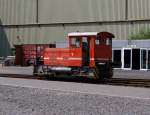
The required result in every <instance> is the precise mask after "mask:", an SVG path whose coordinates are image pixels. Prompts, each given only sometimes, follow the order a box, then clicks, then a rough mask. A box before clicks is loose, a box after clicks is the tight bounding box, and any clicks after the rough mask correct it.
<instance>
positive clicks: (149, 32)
mask: <svg viewBox="0 0 150 115" xmlns="http://www.w3.org/2000/svg"><path fill="white" fill-rule="evenodd" d="M130 38H131V40H143V39H150V28H148V29H141V30H140V31H139V32H138V33H135V34H133V33H132V34H131V37H130Z"/></svg>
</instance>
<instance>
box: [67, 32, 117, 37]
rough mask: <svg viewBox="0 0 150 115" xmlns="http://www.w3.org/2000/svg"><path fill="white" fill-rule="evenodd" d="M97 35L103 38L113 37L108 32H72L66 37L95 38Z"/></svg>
mask: <svg viewBox="0 0 150 115" xmlns="http://www.w3.org/2000/svg"><path fill="white" fill-rule="evenodd" d="M98 34H99V35H100V36H103V37H104V36H105V37H110V38H111V37H112V38H114V35H113V34H112V33H109V32H72V33H68V36H96V35H98Z"/></svg>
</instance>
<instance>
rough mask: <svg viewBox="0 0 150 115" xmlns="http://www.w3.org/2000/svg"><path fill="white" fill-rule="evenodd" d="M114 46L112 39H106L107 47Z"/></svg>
mask: <svg viewBox="0 0 150 115" xmlns="http://www.w3.org/2000/svg"><path fill="white" fill-rule="evenodd" d="M111 44H112V40H111V39H110V38H106V45H107V46H109V45H111Z"/></svg>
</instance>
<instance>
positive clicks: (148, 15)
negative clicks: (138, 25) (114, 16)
mask: <svg viewBox="0 0 150 115" xmlns="http://www.w3.org/2000/svg"><path fill="white" fill-rule="evenodd" d="M149 6H150V0H128V18H129V19H131V20H140V19H142V20H144V19H150V7H149Z"/></svg>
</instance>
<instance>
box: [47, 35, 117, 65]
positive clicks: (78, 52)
mask: <svg viewBox="0 0 150 115" xmlns="http://www.w3.org/2000/svg"><path fill="white" fill-rule="evenodd" d="M97 36H98V37H99V38H100V39H101V42H100V45H96V44H95V40H96V38H97ZM72 37H76V36H68V38H69V48H46V49H45V51H44V65H50V66H77V67H82V37H89V38H88V39H90V47H89V60H90V61H89V66H90V67H94V66H95V60H99V61H108V60H111V59H112V45H106V43H105V39H106V38H109V39H110V40H112V38H113V37H114V35H113V34H111V33H108V32H100V33H98V34H97V35H90V36H86V35H84V36H78V38H79V41H80V46H79V47H74V46H72V45H71V40H70V39H71V38H72Z"/></svg>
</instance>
